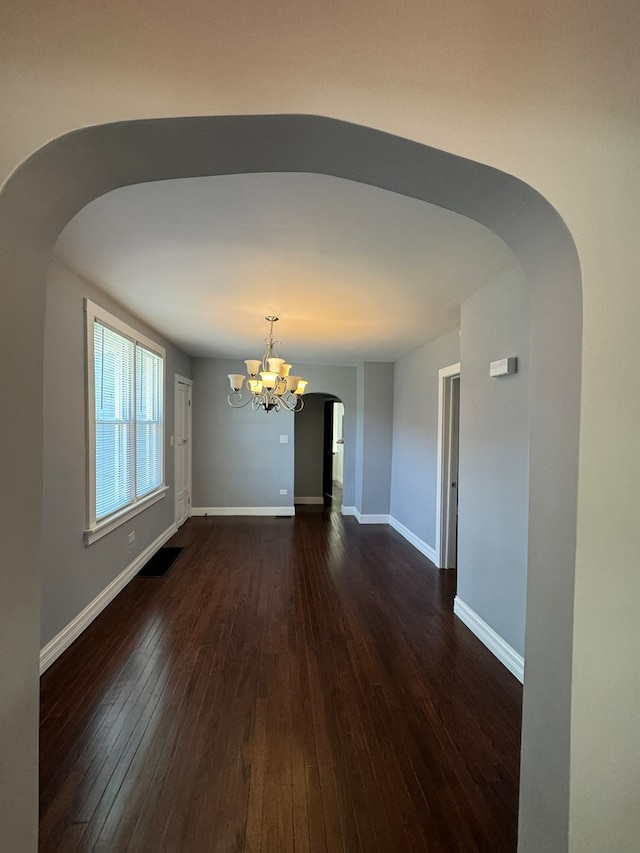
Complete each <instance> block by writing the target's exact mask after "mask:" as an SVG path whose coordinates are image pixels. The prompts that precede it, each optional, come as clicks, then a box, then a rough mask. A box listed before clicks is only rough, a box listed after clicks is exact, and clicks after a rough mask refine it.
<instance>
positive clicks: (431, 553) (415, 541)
mask: <svg viewBox="0 0 640 853" xmlns="http://www.w3.org/2000/svg"><path fill="white" fill-rule="evenodd" d="M389 524H390V526H391V527H393V529H394V530H397V531H398V533H399V534H400V536H404V538H405V539H406V540H407V542H410V543H411V545H413V547H414V548H415V549H416V550H418V551H420V553H421V554H422V555H423V556H425V557H426V558H427V559H428V560H431V562H432V563H433V564H434V566H436V567H437V565H438V563H437V560H436V551H435V548H432V547H431V545H427V543H426V542H425V541H424V540H423V539H420V538H419V537H418V536H416V535H415V533H412V532H411V530H409V528H408V527H405V525H404V524H403V523H402V522H401V521H398V519H397V518H394V517H393V516H392V515H390V516H389Z"/></svg>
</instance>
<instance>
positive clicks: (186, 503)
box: [173, 374, 193, 527]
mask: <svg viewBox="0 0 640 853" xmlns="http://www.w3.org/2000/svg"><path fill="white" fill-rule="evenodd" d="M192 384H193V383H192V382H191V380H190V379H185V378H184V377H183V376H178V375H177V374H176V380H175V417H174V438H173V441H174V445H173V447H174V455H173V458H174V484H175V498H176V499H175V518H176V524H177V525H178V527H180V525H181V524H184V522H185V521H186V520H187V519H188V518H189V516H190V515H191V389H192Z"/></svg>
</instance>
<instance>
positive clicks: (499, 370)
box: [489, 355, 518, 376]
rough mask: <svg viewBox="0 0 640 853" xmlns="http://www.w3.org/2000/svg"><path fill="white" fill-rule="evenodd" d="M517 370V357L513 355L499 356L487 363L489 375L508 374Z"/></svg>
mask: <svg viewBox="0 0 640 853" xmlns="http://www.w3.org/2000/svg"><path fill="white" fill-rule="evenodd" d="M517 372H518V359H517V357H516V356H515V355H512V356H510V357H509V358H499V359H498V361H492V362H491V364H490V365H489V376H508V375H509V374H510V373H517Z"/></svg>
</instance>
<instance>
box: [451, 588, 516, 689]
mask: <svg viewBox="0 0 640 853" xmlns="http://www.w3.org/2000/svg"><path fill="white" fill-rule="evenodd" d="M453 612H454V613H455V615H456V616H457V617H458V619H460V621H461V622H464V624H465V625H466V626H467V628H469V630H470V631H472V632H473V633H474V634H475V635H476V637H477V638H478V639H479V640H480V642H482V643H484V645H485V646H486V647H487V648H488V649H489V651H490V652H492V653H493V654H494V655H495V656H496V657H497V658H498V660H499V661H500V663H501V664H503V665H504V666H506V668H507V669H508V670H509V672H510V673H511V674H512V675H514V676H515V677H516V678H517V679H518V681H519V682H520V683H521V684H524V658H523V657H522V655H519V654H518V652H516V650H515V649H513V648H512V647H511V646H510V645H509V644H508V643H507V642H506V641H505V640H503V639H502V637H501V636H500V634H497V633H496V632H495V631H494V630H493V628H492V627H491V626H490V625H487V623H486V622H485V621H484V619H481V618H480V616H478V614H477V613H476V612H475V610H472V609H471V608H470V607H469V605H468V604H465V603H464V601H462V599H461V598H459V597H458V596H457V595H456V597H455V598H454V600H453Z"/></svg>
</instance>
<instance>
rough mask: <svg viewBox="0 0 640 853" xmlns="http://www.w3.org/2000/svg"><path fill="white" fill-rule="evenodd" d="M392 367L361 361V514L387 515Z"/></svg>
mask: <svg viewBox="0 0 640 853" xmlns="http://www.w3.org/2000/svg"><path fill="white" fill-rule="evenodd" d="M393 370H394V365H393V364H389V363H387V362H380V361H375V362H371V361H368V362H365V363H364V364H363V365H362V367H361V369H360V370H359V373H358V377H359V386H358V419H359V438H360V441H361V448H362V451H361V456H360V459H361V478H362V479H361V483H360V484H359V490H360V503H359V504H358V503H356V507H357V508H358V509H359V510H360V512H361V513H362V514H363V515H388V514H389V496H390V492H391V446H392V435H393Z"/></svg>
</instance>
